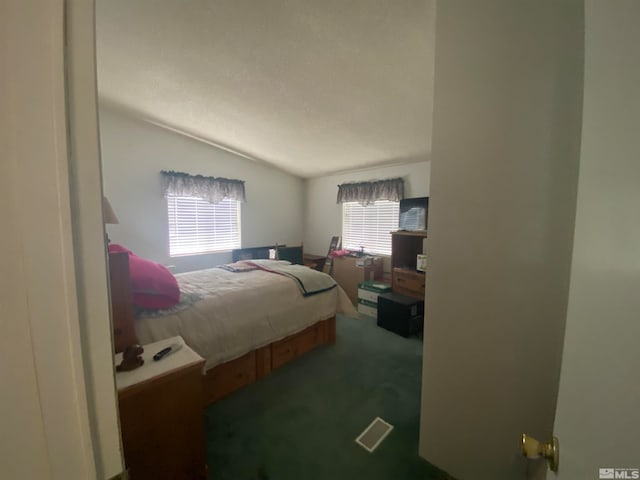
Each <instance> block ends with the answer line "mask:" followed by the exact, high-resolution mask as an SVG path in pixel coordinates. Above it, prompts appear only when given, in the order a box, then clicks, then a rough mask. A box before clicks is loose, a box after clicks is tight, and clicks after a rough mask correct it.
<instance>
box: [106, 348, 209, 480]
mask: <svg viewBox="0 0 640 480" xmlns="http://www.w3.org/2000/svg"><path fill="white" fill-rule="evenodd" d="M174 343H180V344H182V348H181V349H180V350H178V351H176V352H173V353H171V354H169V355H167V356H165V357H164V358H162V359H161V360H159V361H157V362H156V361H154V360H153V355H154V354H156V353H158V352H159V351H160V350H162V349H163V348H165V347H167V346H169V345H171V344H174ZM143 347H144V353H143V355H142V358H143V359H144V365H142V366H141V367H139V368H137V369H135V370H131V371H129V372H117V373H116V385H117V387H118V401H119V406H120V428H121V431H122V444H123V448H124V458H125V464H126V467H127V469H128V470H129V472H130V475H131V478H132V479H135V480H139V479H154V480H156V479H160V478H166V479H185V480H186V479H190V480H191V479H198V480H200V479H202V480H204V479H206V466H205V445H204V442H205V437H204V412H203V400H202V399H203V396H202V395H203V393H202V382H203V368H204V359H203V358H202V357H200V356H199V355H198V354H196V353H195V352H194V351H193V350H191V349H190V348H189V347H188V346H186V345H185V343H184V340H182V338H181V337H173V338H169V339H166V340H161V341H159V342H155V343H151V344H148V345H143ZM121 360H122V354H117V355H116V357H115V361H116V364H119V363H120V361H121Z"/></svg>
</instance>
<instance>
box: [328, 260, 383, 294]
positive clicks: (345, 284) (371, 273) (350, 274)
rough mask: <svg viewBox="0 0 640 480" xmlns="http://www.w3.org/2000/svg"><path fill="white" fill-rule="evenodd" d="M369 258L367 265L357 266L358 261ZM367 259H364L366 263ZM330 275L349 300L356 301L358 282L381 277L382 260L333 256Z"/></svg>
mask: <svg viewBox="0 0 640 480" xmlns="http://www.w3.org/2000/svg"><path fill="white" fill-rule="evenodd" d="M364 258H371V261H370V264H369V265H364V266H358V263H359V261H363V259H364ZM367 262H368V260H364V263H367ZM331 276H332V277H333V278H334V280H335V281H336V282H337V283H338V285H340V286H341V287H342V288H343V289H344V291H345V292H346V293H347V295H348V296H349V299H350V300H351V302H352V303H353V304H354V305H356V304H357V303H358V284H360V283H361V282H364V281H365V280H377V279H380V278H382V261H381V259H380V257H349V256H345V257H335V258H334V259H333V267H332V273H331Z"/></svg>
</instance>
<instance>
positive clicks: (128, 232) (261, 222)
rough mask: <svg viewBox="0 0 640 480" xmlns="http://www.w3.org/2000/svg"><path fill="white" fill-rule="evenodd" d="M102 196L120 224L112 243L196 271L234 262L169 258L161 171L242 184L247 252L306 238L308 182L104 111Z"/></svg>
mask: <svg viewBox="0 0 640 480" xmlns="http://www.w3.org/2000/svg"><path fill="white" fill-rule="evenodd" d="M100 135H101V145H102V168H103V179H104V192H105V195H106V196H107V197H108V198H109V201H110V202H111V205H112V206H113V209H114V210H115V212H116V215H117V216H118V219H119V221H120V224H119V225H107V230H108V233H109V237H110V238H111V241H112V242H114V243H121V244H122V245H124V246H126V247H127V248H129V249H131V250H132V251H133V252H135V253H136V254H137V255H139V256H141V257H145V258H148V259H150V260H154V261H156V262H160V263H163V264H167V265H168V264H170V265H175V266H176V270H175V271H187V270H197V269H201V268H207V267H212V266H215V265H219V264H221V263H228V262H230V261H231V253H230V252H221V253H214V254H203V255H190V256H183V257H173V258H171V257H169V237H168V235H169V234H168V224H167V210H166V208H167V207H166V200H165V199H164V197H163V196H162V193H161V187H160V170H177V171H183V172H186V173H191V174H200V175H210V176H215V177H227V178H236V179H239V180H244V181H245V182H246V183H245V186H246V192H247V202H246V203H243V204H242V205H241V209H242V210H241V211H242V246H243V247H254V246H260V245H271V244H274V243H279V244H288V245H298V244H300V242H301V241H302V239H303V212H304V204H303V202H304V191H303V189H304V184H303V183H304V182H303V180H302V179H300V178H298V177H295V176H293V175H289V174H287V173H284V172H282V171H280V170H276V169H275V168H271V167H269V166H268V165H266V164H261V163H257V162H254V161H251V160H248V159H246V158H243V157H240V156H237V155H234V154H233V153H230V152H227V151H224V150H221V149H218V148H216V147H213V146H211V145H207V144H205V143H203V142H200V141H198V140H195V139H192V138H189V137H187V136H184V135H180V134H178V133H175V132H172V131H169V130H166V129H163V128H161V127H159V126H156V125H153V124H151V123H148V122H145V121H143V120H140V119H136V118H132V117H131V116H127V115H125V114H124V113H122V112H120V111H117V110H115V109H113V108H112V107H109V106H105V105H100Z"/></svg>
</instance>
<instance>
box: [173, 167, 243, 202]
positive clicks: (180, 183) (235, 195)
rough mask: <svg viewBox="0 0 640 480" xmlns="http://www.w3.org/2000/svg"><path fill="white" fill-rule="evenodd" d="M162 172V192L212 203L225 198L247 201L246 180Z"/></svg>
mask: <svg viewBox="0 0 640 480" xmlns="http://www.w3.org/2000/svg"><path fill="white" fill-rule="evenodd" d="M160 173H161V174H162V194H163V195H164V196H165V197H166V196H167V195H175V196H178V197H196V198H201V199H203V200H206V201H208V202H211V203H218V202H220V201H222V200H224V199H225V198H230V199H233V200H238V201H240V202H244V201H246V197H245V191H244V181H242V180H231V179H228V178H222V177H217V178H216V177H205V176H203V175H189V174H188V173H183V172H174V171H165V170H162V171H161V172H160Z"/></svg>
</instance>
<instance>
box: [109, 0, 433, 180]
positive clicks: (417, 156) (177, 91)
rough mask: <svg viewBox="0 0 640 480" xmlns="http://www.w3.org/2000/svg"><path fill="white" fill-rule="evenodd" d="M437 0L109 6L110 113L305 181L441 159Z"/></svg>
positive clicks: (197, 0) (117, 0) (138, 0)
mask: <svg viewBox="0 0 640 480" xmlns="http://www.w3.org/2000/svg"><path fill="white" fill-rule="evenodd" d="M433 15H434V7H433V0H189V1H179V0H98V1H97V58H98V90H99V95H100V99H101V101H102V102H105V103H108V104H111V105H115V106H118V107H120V108H124V109H126V110H128V111H129V112H131V113H133V114H135V115H138V116H141V117H143V118H147V119H149V120H151V121H154V122H155V123H158V124H161V125H166V126H168V127H170V128H173V129H176V130H178V131H182V132H184V133H187V134H189V135H193V136H195V137H199V138H201V139H204V140H206V141H208V142H211V143H214V144H217V145H220V146H223V147H226V148H228V149H230V150H233V151H236V152H239V153H242V154H244V155H247V156H249V157H251V158H255V159H257V160H262V161H265V162H268V163H270V164H273V165H275V166H277V167H278V168H281V169H283V170H286V171H288V172H291V173H293V174H295V175H298V176H301V177H313V176H318V175H322V174H325V173H331V172H336V171H344V170H349V169H356V168H362V167H367V166H371V165H379V164H390V163H400V162H411V161H420V160H426V159H428V156H429V152H430V148H431V138H430V135H431V111H432V90H433V52H434V45H433V38H434V32H433V24H434V21H433V20H434V19H433Z"/></svg>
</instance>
